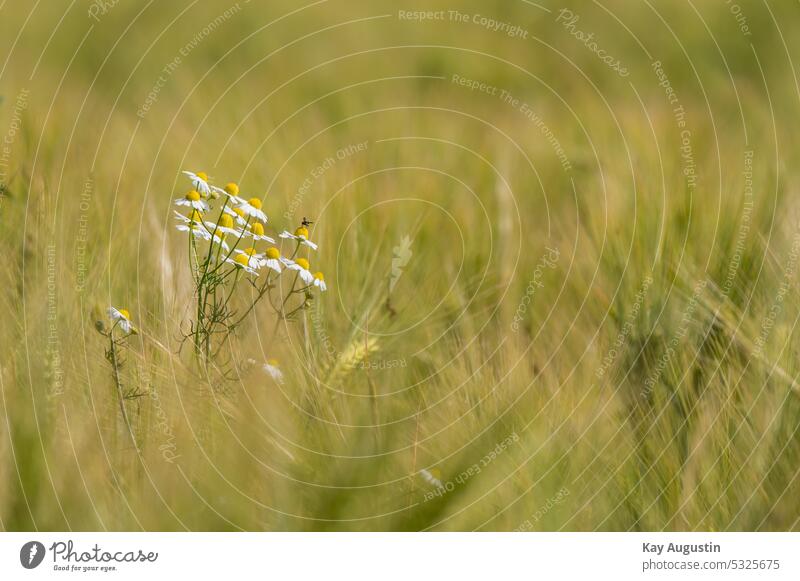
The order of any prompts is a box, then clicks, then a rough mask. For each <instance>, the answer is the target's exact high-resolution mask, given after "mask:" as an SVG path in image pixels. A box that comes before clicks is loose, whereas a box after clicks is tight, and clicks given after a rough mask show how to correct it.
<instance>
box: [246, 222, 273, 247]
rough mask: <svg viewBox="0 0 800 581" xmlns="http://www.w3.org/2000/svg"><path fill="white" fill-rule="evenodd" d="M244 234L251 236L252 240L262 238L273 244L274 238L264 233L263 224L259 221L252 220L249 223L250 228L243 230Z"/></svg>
mask: <svg viewBox="0 0 800 581" xmlns="http://www.w3.org/2000/svg"><path fill="white" fill-rule="evenodd" d="M245 235H247V236H252V237H253V240H256V241H259V240H264V241H266V242H269V243H270V244H275V239H274V238H271V237H269V236H267V235H266V234H264V225H263V224H262V223H261V222H253V223H252V224H250V229H249V230H248V231H246V232H245Z"/></svg>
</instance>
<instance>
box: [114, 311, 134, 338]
mask: <svg viewBox="0 0 800 581" xmlns="http://www.w3.org/2000/svg"><path fill="white" fill-rule="evenodd" d="M107 312H108V316H109V318H110V319H111V322H112V323H114V325H119V328H120V329H122V330H123V331H124V332H125V333H127V334H129V335H130V334H131V333H135V332H136V328H135V327H134V326H133V324H132V323H131V314H130V313H129V312H128V311H127V310H126V309H118V308H116V307H108V311H107Z"/></svg>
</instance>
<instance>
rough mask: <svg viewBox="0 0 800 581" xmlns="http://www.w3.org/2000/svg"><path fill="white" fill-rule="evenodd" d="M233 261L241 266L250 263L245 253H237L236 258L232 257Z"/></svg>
mask: <svg viewBox="0 0 800 581" xmlns="http://www.w3.org/2000/svg"><path fill="white" fill-rule="evenodd" d="M233 260H234V262H238V263H239V264H241V265H242V266H249V264H250V257H249V256H247V255H245V254H237V255H236V258H234V259H233Z"/></svg>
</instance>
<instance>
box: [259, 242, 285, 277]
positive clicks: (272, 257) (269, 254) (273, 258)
mask: <svg viewBox="0 0 800 581" xmlns="http://www.w3.org/2000/svg"><path fill="white" fill-rule="evenodd" d="M264 256H265V257H266V258H265V259H264V266H266V267H267V268H271V269H272V270H274V271H275V272H280V271H281V265H284V266H285V265H286V262H284V261H285V260H286V259H285V258H284V259H281V251H280V250H278V249H277V248H275V247H274V246H271V247H269V248H267V251H266V252H265V253H264Z"/></svg>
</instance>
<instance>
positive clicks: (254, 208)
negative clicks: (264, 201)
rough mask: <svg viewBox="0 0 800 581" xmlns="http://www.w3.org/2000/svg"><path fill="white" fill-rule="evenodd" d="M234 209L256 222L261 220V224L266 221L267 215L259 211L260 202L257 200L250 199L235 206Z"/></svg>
mask: <svg viewBox="0 0 800 581" xmlns="http://www.w3.org/2000/svg"><path fill="white" fill-rule="evenodd" d="M236 209H237V210H241V211H242V212H244V213H245V215H246V216H250V217H251V218H255V219H256V220H261V221H262V222H266V221H267V215H266V214H265V213H264V212H262V211H261V200H259V199H258V198H250V199H249V200H247V201H246V202H245V203H243V204H241V205H239V206H237V208H236Z"/></svg>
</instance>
